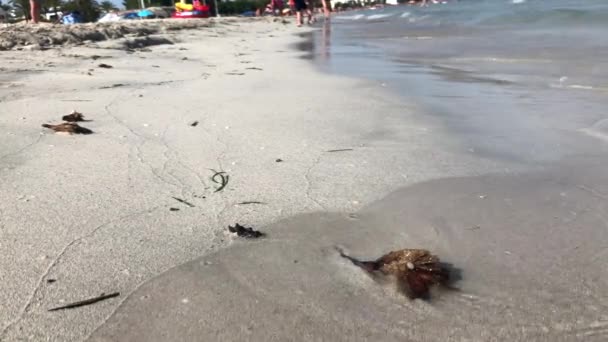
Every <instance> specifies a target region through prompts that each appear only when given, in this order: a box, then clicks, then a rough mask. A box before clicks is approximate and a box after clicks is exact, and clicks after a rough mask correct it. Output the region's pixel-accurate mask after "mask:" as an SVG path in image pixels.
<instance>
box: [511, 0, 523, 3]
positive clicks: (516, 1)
mask: <svg viewBox="0 0 608 342" xmlns="http://www.w3.org/2000/svg"><path fill="white" fill-rule="evenodd" d="M524 2H526V0H511V3H513V4H523V3H524Z"/></svg>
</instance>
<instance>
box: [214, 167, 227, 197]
mask: <svg viewBox="0 0 608 342" xmlns="http://www.w3.org/2000/svg"><path fill="white" fill-rule="evenodd" d="M211 171H213V172H214V174H213V176H211V181H212V182H213V183H215V184H219V185H220V186H219V188H217V189H215V191H214V192H219V191H222V190H223V189H224V188H225V187H226V185H228V180H229V179H230V176H229V175H227V174H226V172H224V171H215V170H213V169H212V170H211ZM218 177H219V180H218V179H217V178H218Z"/></svg>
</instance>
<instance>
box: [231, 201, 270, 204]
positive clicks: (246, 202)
mask: <svg viewBox="0 0 608 342" xmlns="http://www.w3.org/2000/svg"><path fill="white" fill-rule="evenodd" d="M237 204H239V205H245V204H266V203H265V202H258V201H244V202H239V203H237Z"/></svg>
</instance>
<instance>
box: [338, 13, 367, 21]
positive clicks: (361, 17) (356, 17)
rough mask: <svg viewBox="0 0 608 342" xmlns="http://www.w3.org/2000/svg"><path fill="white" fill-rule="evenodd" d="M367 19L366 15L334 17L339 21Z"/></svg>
mask: <svg viewBox="0 0 608 342" xmlns="http://www.w3.org/2000/svg"><path fill="white" fill-rule="evenodd" d="M363 18H365V14H355V15H339V16H336V17H334V19H338V20H359V19H363Z"/></svg>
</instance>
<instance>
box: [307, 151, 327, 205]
mask: <svg viewBox="0 0 608 342" xmlns="http://www.w3.org/2000/svg"><path fill="white" fill-rule="evenodd" d="M321 157H322V155H321V154H319V155H318V156H317V157H316V158H315V159H314V160H313V162H312V163H311V165H310V167H309V168H308V170H306V173H304V180H305V181H306V191H305V192H304V194H305V195H306V198H307V199H308V200H309V201H311V202H313V203H314V204H316V205H317V206H318V207H319V208H321V209H322V210H326V209H325V206H324V205H323V204H321V203H320V202H319V201H317V200H316V199H315V198H314V197H313V196H312V194H311V191H312V180H311V178H310V176H311V174H312V171H313V169H314V168H315V167H317V165H319V163H320V162H321Z"/></svg>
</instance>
